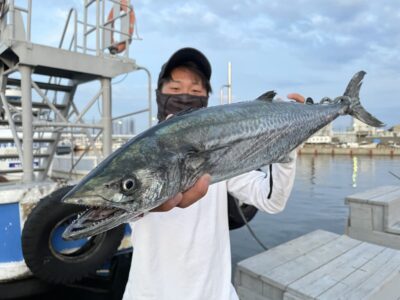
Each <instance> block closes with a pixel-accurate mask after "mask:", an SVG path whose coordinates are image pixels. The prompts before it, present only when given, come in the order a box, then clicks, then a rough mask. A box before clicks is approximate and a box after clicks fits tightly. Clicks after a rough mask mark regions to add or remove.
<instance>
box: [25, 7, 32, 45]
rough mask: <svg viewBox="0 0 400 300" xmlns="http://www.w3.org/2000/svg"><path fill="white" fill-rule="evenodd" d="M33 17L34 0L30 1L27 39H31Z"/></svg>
mask: <svg viewBox="0 0 400 300" xmlns="http://www.w3.org/2000/svg"><path fill="white" fill-rule="evenodd" d="M31 18H32V0H29V1H28V16H27V22H26V23H27V26H26V27H27V40H28V42H30V41H31Z"/></svg>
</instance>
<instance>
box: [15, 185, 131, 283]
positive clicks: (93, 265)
mask: <svg viewBox="0 0 400 300" xmlns="http://www.w3.org/2000/svg"><path fill="white" fill-rule="evenodd" d="M72 187H73V186H66V187H63V188H61V189H59V190H57V191H55V192H53V193H51V194H50V195H48V196H47V197H45V198H43V199H41V200H40V201H39V203H38V204H37V205H36V207H35V208H34V209H33V210H32V212H31V213H30V215H29V216H28V218H27V220H26V222H25V225H24V228H23V231H22V252H23V255H24V259H25V263H26V264H27V265H28V267H29V269H30V270H31V271H32V273H33V274H34V275H35V276H37V277H38V278H40V279H42V280H44V281H46V282H49V283H55V284H66V283H72V282H74V281H77V280H79V279H81V278H83V277H85V276H86V275H88V274H90V273H93V272H95V271H96V270H97V269H98V268H99V267H100V266H101V265H102V264H103V263H104V262H105V261H106V260H107V259H108V258H110V257H111V256H112V255H113V254H114V253H115V252H116V250H117V249H118V246H119V245H120V243H121V240H122V238H123V236H124V232H125V224H122V225H120V226H118V227H116V228H114V229H111V230H109V231H107V232H105V233H101V234H99V235H97V236H94V237H92V238H91V239H90V241H89V242H87V243H86V244H85V245H84V246H82V248H81V249H79V250H78V251H77V252H76V255H75V256H73V257H71V256H67V255H63V254H61V253H56V254H57V255H56V254H55V253H54V252H55V250H54V251H52V247H51V242H50V238H51V233H52V230H53V229H54V228H55V227H56V226H57V224H59V222H61V221H62V220H65V219H68V218H69V217H72V216H73V215H76V214H78V213H79V212H81V211H82V210H83V209H84V208H83V207H81V206H79V205H74V204H66V203H62V202H61V201H60V200H61V199H62V197H63V196H64V195H65V194H66V193H67V192H68V191H70V190H71V188H72Z"/></svg>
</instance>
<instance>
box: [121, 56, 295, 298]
mask: <svg viewBox="0 0 400 300" xmlns="http://www.w3.org/2000/svg"><path fill="white" fill-rule="evenodd" d="M210 77H211V66H210V63H209V62H208V60H207V58H206V57H205V56H204V55H203V54H202V53H201V52H200V51H198V50H196V49H193V48H183V49H180V50H178V51H177V52H175V53H174V54H173V55H172V56H171V58H170V59H169V60H168V61H167V62H166V63H165V64H164V65H163V67H162V69H161V72H160V75H159V79H158V87H157V104H158V119H159V121H163V120H164V119H165V118H167V117H168V116H169V115H173V114H176V113H178V112H179V111H182V110H185V109H189V108H197V107H206V106H207V104H208V96H209V93H210V92H211V86H210ZM298 96H299V95H297V96H293V99H295V100H297V101H301V100H302V99H301V96H299V97H298ZM292 156H293V158H295V156H296V154H295V153H292ZM294 175H295V159H294V160H293V161H292V162H291V163H287V164H274V165H273V168H272V177H273V186H272V185H271V182H272V181H271V180H270V176H271V174H267V175H266V174H265V173H263V172H259V171H253V172H249V173H246V174H243V175H240V176H237V177H234V178H232V179H229V180H226V181H223V182H219V183H215V184H213V185H211V186H209V180H210V176H209V175H204V176H203V177H201V178H200V179H199V181H198V182H197V183H196V184H195V185H194V186H193V187H192V188H191V189H189V190H188V191H186V192H185V193H180V194H178V195H177V196H175V197H174V198H172V199H170V200H168V201H167V202H165V203H164V204H163V205H161V206H160V207H158V208H157V209H155V211H154V212H152V213H150V214H148V215H147V216H146V217H144V218H142V219H141V220H139V221H137V222H135V223H133V224H132V242H133V247H134V252H133V258H132V265H131V271H130V275H129V280H128V283H127V286H126V290H125V295H124V300H129V299H135V300H136V299H139V300H144V299H146V300H148V299H154V300H163V299H166V300H180V299H182V300H183V299H185V300H186V299H189V300H203V299H207V300H211V299H215V300H224V299H226V300H234V299H235V300H236V299H238V297H237V294H236V292H235V289H234V287H233V286H232V284H231V253H230V241H229V228H228V213H227V193H228V191H229V193H231V194H232V195H233V196H234V197H235V198H237V199H239V201H241V202H242V203H248V204H252V205H254V206H256V207H257V208H258V209H260V210H263V211H266V212H269V213H278V212H280V211H282V210H283V209H284V207H285V205H286V201H287V200H288V197H289V194H290V192H291V190H292V187H293V182H294ZM199 199H200V200H199ZM182 208H184V209H182Z"/></svg>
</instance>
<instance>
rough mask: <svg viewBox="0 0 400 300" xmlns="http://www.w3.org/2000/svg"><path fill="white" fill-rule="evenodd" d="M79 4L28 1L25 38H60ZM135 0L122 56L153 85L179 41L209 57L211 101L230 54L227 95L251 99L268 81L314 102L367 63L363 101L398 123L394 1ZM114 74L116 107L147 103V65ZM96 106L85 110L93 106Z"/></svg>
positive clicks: (50, 41) (397, 11)
mask: <svg viewBox="0 0 400 300" xmlns="http://www.w3.org/2000/svg"><path fill="white" fill-rule="evenodd" d="M82 4H83V1H79V0H74V1H67V0H57V1H49V0H33V17H32V42H34V43H41V44H46V45H52V46H57V45H58V43H59V39H60V35H61V32H62V29H63V26H64V24H65V20H66V16H67V13H68V10H69V8H71V7H75V8H76V9H77V10H78V15H79V19H82V18H83V8H82ZM132 4H133V5H134V8H135V12H136V18H137V22H136V27H135V28H136V30H137V31H136V33H137V34H138V36H139V37H140V39H139V40H133V42H132V44H131V46H130V52H129V55H130V57H131V58H133V59H134V60H135V61H136V63H137V64H139V65H141V66H144V67H146V68H147V69H148V70H149V71H150V72H151V74H152V77H153V80H152V82H153V89H154V87H155V82H156V78H157V76H158V72H159V70H160V67H161V65H162V64H163V63H164V62H165V61H166V60H167V59H168V58H169V57H170V55H171V54H172V53H173V52H174V51H176V50H177V49H179V48H181V47H186V46H190V47H195V48H197V49H199V50H200V51H202V52H203V53H204V54H205V55H206V56H207V57H208V58H209V60H210V62H211V64H212V67H213V73H212V80H211V83H212V86H213V90H214V92H213V94H212V95H211V97H210V104H211V105H217V104H219V101H220V89H221V87H222V86H223V85H225V84H226V83H227V66H228V62H231V63H232V90H233V102H238V101H244V100H251V99H255V98H257V97H258V96H259V95H261V94H263V93H264V92H266V91H268V90H275V91H276V92H277V93H278V94H279V95H280V96H281V97H285V96H286V95H287V94H288V93H290V92H298V93H301V94H302V95H304V96H306V97H312V98H313V99H314V100H316V101H319V99H321V98H322V97H325V96H328V97H332V98H333V97H336V96H339V95H342V94H343V91H344V89H345V87H346V85H347V83H348V81H349V80H350V78H351V77H352V76H353V75H354V74H355V73H356V72H358V71H360V70H364V71H366V72H367V75H366V77H365V79H364V82H363V86H362V89H361V94H360V96H361V102H362V104H363V105H364V107H365V108H366V109H367V110H368V111H369V112H370V113H372V114H373V115H375V116H376V117H378V118H379V119H381V120H382V121H383V122H384V123H386V124H387V128H389V127H391V126H393V125H395V124H399V123H400V112H399V108H400V101H399V99H398V95H399V94H400V55H399V54H400V53H399V51H400V26H399V25H400V3H399V1H398V0H382V1H366V0H365V1H362V0H325V1H317V0H292V1H288V0H286V1H284V0H280V1H278V0H268V1H267V0H252V1H249V0H241V1H236V0H229V1H227V0H219V1H215V0H213V1H211V0H206V1H192V0H186V1H183V0H182V1H180V0H171V1H165V0H164V1H161V0H137V1H135V2H133V3H132ZM113 82H114V85H113V112H114V115H120V114H124V113H127V112H129V111H134V110H136V109H140V108H144V107H145V103H146V99H147V78H146V75H145V73H144V72H133V73H130V74H128V75H126V76H119V77H117V78H115V79H114V80H113ZM96 84H97V83H91V84H85V85H82V86H81V87H80V88H79V89H78V92H79V93H78V95H79V96H78V97H79V99H78V100H77V101H78V102H79V103H80V106H81V107H82V106H83V105H84V103H85V101H86V102H87V101H89V100H90V99H91V98H92V96H93V95H94V93H95V91H94V89H95V88H94V86H95V85H96ZM224 92H225V95H226V90H224ZM85 99H86V100H85ZM153 99H154V94H153ZM153 107H155V105H154V104H153ZM96 109H97V108H93V110H92V111H91V112H89V114H88V118H91V117H92V118H95V117H96V116H97V115H98V109H97V110H96ZM155 115H156V111H155V110H154V111H153V116H155ZM349 125H350V118H349V117H341V118H340V120H338V121H335V125H334V127H335V129H337V130H345V129H346V127H348V126H349ZM146 126H147V123H146V122H145V118H144V116H142V117H140V118H138V120H137V128H138V129H139V130H142V129H143V128H145V127H146Z"/></svg>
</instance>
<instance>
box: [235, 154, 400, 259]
mask: <svg viewBox="0 0 400 300" xmlns="http://www.w3.org/2000/svg"><path fill="white" fill-rule="evenodd" d="M389 171H390V172H393V173H394V174H397V175H398V176H400V158H399V157H393V158H391V157H384V156H373V157H370V156H330V155H317V156H313V155H300V156H298V159H297V170H296V179H295V184H294V187H293V190H292V193H291V196H290V198H289V201H288V203H287V205H286V208H285V210H284V211H283V212H281V213H279V214H275V215H272V214H267V213H264V212H258V213H257V215H256V216H255V218H254V219H253V220H252V221H251V222H250V225H251V227H252V228H253V230H254V231H255V233H256V235H257V237H258V238H259V239H260V240H261V241H262V242H263V243H264V245H265V246H267V247H268V248H270V247H274V246H276V245H279V244H282V243H284V242H287V241H289V240H291V239H294V238H296V237H299V236H301V235H304V234H306V233H309V232H311V231H314V230H317V229H323V230H327V231H331V232H335V233H338V234H343V233H344V231H345V228H346V222H347V217H348V212H349V208H348V206H347V205H345V203H344V202H345V197H346V196H349V195H352V194H355V193H359V192H363V191H366V190H369V189H373V188H376V187H379V186H382V185H399V186H400V180H399V179H397V178H396V177H394V176H393V175H391V174H390V173H389ZM399 218H400V217H399ZM230 235H231V247H232V263H233V265H235V264H236V263H237V262H238V261H240V260H243V259H245V258H247V257H250V256H253V255H255V254H257V253H259V252H262V251H264V250H263V248H261V246H260V245H259V244H258V243H257V242H256V241H255V240H254V238H253V237H252V236H251V235H250V233H249V231H248V229H247V228H246V227H245V226H244V227H242V228H240V229H237V230H233V231H231V232H230Z"/></svg>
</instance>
